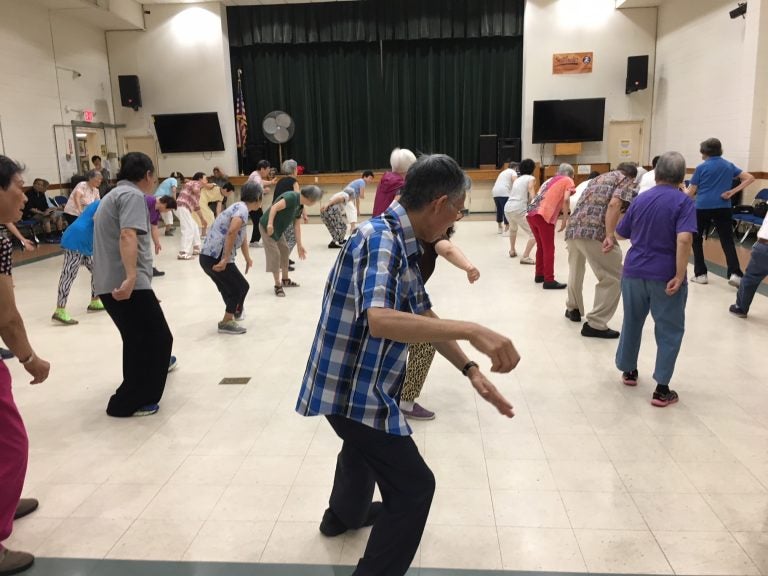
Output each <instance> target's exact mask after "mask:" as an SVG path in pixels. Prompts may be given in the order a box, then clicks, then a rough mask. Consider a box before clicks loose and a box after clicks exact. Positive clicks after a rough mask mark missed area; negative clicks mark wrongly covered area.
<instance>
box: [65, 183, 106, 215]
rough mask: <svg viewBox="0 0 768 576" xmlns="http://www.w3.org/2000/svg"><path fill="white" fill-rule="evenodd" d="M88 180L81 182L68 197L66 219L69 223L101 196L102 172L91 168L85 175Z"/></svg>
mask: <svg viewBox="0 0 768 576" xmlns="http://www.w3.org/2000/svg"><path fill="white" fill-rule="evenodd" d="M85 177H86V178H87V180H85V181H83V182H80V184H78V185H77V186H75V189H74V190H72V193H71V194H70V195H69V199H67V204H66V206H64V219H65V220H66V221H67V224H72V222H74V221H75V219H76V218H77V217H78V216H80V214H82V213H83V210H85V207H86V206H88V204H91V203H93V202H96V200H99V199H100V198H101V195H100V194H99V186H101V180H102V176H101V172H99V171H98V170H89V171H88V173H87V174H86V175H85Z"/></svg>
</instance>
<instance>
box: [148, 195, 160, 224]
mask: <svg viewBox="0 0 768 576" xmlns="http://www.w3.org/2000/svg"><path fill="white" fill-rule="evenodd" d="M144 199H145V200H146V201H147V209H148V210H149V223H150V224H152V226H157V223H158V222H160V212H158V211H157V198H156V197H155V196H146V195H145V196H144Z"/></svg>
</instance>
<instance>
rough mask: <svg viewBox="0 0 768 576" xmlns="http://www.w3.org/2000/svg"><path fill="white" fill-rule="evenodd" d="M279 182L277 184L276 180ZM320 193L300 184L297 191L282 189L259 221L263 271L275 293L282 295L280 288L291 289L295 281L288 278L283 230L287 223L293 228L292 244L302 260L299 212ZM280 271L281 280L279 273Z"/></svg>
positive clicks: (304, 253)
mask: <svg viewBox="0 0 768 576" xmlns="http://www.w3.org/2000/svg"><path fill="white" fill-rule="evenodd" d="M278 184H279V183H278ZM322 196H323V191H322V190H321V189H320V188H319V187H317V186H304V188H302V189H301V192H294V191H293V190H291V191H290V192H285V193H284V194H282V195H281V196H280V199H279V200H278V201H277V202H275V203H274V204H272V206H270V207H269V208H268V209H267V211H266V212H265V213H264V215H263V216H262V217H261V220H260V221H259V226H261V235H262V237H263V238H264V252H265V256H266V260H267V272H271V273H272V276H273V277H274V280H275V296H278V297H281V298H282V297H285V291H284V290H283V288H284V287H285V288H295V287H297V286H298V284H297V283H296V282H294V281H293V280H291V279H290V278H289V277H288V272H289V270H288V255H289V254H290V250H289V249H288V242H287V241H286V239H285V231H286V229H287V228H288V226H289V225H290V224H293V225H294V226H295V229H296V245H297V246H298V248H299V258H301V259H302V260H304V259H305V258H306V257H307V251H306V250H304V245H303V244H302V243H301V213H302V211H303V209H304V206H312V205H314V204H315V203H316V202H317V201H319V200H320V198H321V197H322ZM281 272H282V280H281V278H280V273H281Z"/></svg>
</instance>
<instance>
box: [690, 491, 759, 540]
mask: <svg viewBox="0 0 768 576" xmlns="http://www.w3.org/2000/svg"><path fill="white" fill-rule="evenodd" d="M704 499H705V500H706V501H707V503H708V504H709V505H710V507H711V508H712V510H714V511H715V514H717V516H718V518H720V520H721V521H722V522H723V524H725V527H726V528H727V529H728V530H730V531H731V532H762V531H768V494H705V495H704Z"/></svg>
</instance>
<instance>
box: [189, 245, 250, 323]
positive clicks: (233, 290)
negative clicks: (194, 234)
mask: <svg viewBox="0 0 768 576" xmlns="http://www.w3.org/2000/svg"><path fill="white" fill-rule="evenodd" d="M217 262H218V259H216V258H214V257H212V256H206V255H205V254H200V267H201V268H202V269H203V271H204V272H205V273H206V274H208V276H210V277H211V280H213V283H214V284H216V288H218V289H219V293H220V294H221V297H222V298H223V299H224V306H226V310H227V314H235V313H237V312H239V311H241V310H242V309H243V303H244V302H245V297H246V295H247V294H248V289H249V288H250V287H251V286H250V284H248V280H246V279H245V276H243V275H242V274H241V273H240V270H238V269H237V266H235V264H234V262H230V263H229V264H227V267H226V268H224V271H223V272H215V271H214V270H213V266H214V265H215V264H216V263H217Z"/></svg>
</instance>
